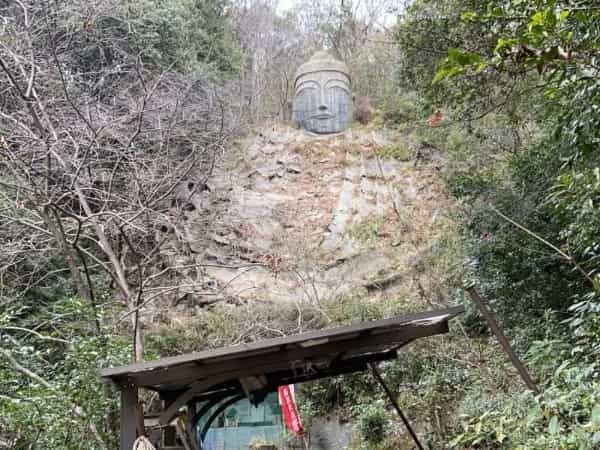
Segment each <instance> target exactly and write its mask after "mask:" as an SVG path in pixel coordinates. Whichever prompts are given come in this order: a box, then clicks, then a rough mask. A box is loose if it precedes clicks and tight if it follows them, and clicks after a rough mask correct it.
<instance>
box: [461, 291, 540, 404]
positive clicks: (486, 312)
mask: <svg viewBox="0 0 600 450" xmlns="http://www.w3.org/2000/svg"><path fill="white" fill-rule="evenodd" d="M467 292H468V293H469V295H470V296H471V298H472V299H473V301H474V302H475V304H476V305H477V308H478V309H479V312H480V313H481V315H482V316H483V317H484V318H485V320H486V321H487V323H488V325H489V326H490V328H491V329H492V331H493V333H494V334H495V335H496V339H498V342H499V343H500V345H501V346H502V348H503V349H504V351H505V352H506V354H507V355H508V357H509V358H510V360H511V362H512V363H513V366H515V368H516V369H517V371H518V372H519V375H521V379H522V380H523V382H524V383H525V384H526V385H527V387H528V388H529V389H531V390H532V391H533V392H535V393H536V394H538V393H539V390H538V388H537V386H536V385H535V382H534V381H533V379H532V378H531V376H530V375H529V372H527V369H526V368H525V365H524V364H523V363H522V362H521V360H520V359H519V357H518V356H517V354H516V353H515V351H514V350H513V348H512V347H511V345H510V342H508V339H507V338H506V336H505V335H504V333H503V332H502V329H501V328H500V325H498V322H496V318H495V317H494V313H493V312H492V310H491V309H490V308H488V306H487V304H488V302H487V300H485V299H484V298H483V297H481V295H479V292H477V290H476V289H475V288H474V287H473V286H470V287H468V288H467Z"/></svg>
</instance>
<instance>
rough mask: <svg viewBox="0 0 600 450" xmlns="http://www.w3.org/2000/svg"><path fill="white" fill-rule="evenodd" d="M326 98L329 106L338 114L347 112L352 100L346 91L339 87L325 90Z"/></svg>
mask: <svg viewBox="0 0 600 450" xmlns="http://www.w3.org/2000/svg"><path fill="white" fill-rule="evenodd" d="M327 97H328V100H329V104H330V105H331V107H332V108H333V109H335V110H336V111H337V112H338V114H341V113H344V112H345V111H347V110H349V108H350V106H351V103H352V99H351V98H350V94H349V93H348V91H347V90H346V89H344V88H343V87H341V86H331V87H329V89H327Z"/></svg>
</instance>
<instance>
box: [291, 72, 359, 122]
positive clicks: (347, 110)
mask: <svg viewBox="0 0 600 450" xmlns="http://www.w3.org/2000/svg"><path fill="white" fill-rule="evenodd" d="M294 118H295V120H297V121H298V122H300V124H301V125H302V126H303V127H304V128H306V129H307V130H309V131H312V132H314V133H337V132H340V131H342V130H343V129H344V128H346V127H347V126H348V125H349V124H350V121H351V120H352V94H351V92H350V79H349V78H348V77H347V76H346V75H344V74H343V73H341V72H334V71H321V72H315V73H309V74H306V75H302V76H301V77H300V78H298V80H297V82H296V97H295V99H294Z"/></svg>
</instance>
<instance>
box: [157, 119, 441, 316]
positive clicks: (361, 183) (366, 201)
mask: <svg viewBox="0 0 600 450" xmlns="http://www.w3.org/2000/svg"><path fill="white" fill-rule="evenodd" d="M397 147H400V148H401V149H402V150H403V151H402V152H398V151H389V149H392V150H394V149H395V148H397ZM422 150H423V149H419V148H417V146H415V145H410V143H406V142H404V141H402V140H401V139H400V138H399V137H398V136H395V135H394V134H393V133H392V132H390V131H386V130H373V129H366V128H364V127H358V128H354V129H350V130H348V131H346V132H344V133H342V134H338V135H334V136H314V135H310V134H308V133H306V132H304V131H301V130H296V129H293V128H289V127H285V126H283V125H275V126H270V127H266V128H264V129H262V130H260V131H259V132H257V133H256V134H255V135H252V136H250V137H248V138H247V139H245V140H244V141H243V142H240V143H238V145H237V148H236V151H235V152H231V153H229V154H228V156H227V157H225V158H223V159H222V160H221V161H219V162H218V163H217V164H216V166H215V169H214V172H213V175H212V176H211V178H210V179H209V180H207V182H206V185H203V186H201V187H198V186H194V185H189V186H184V187H183V192H182V193H181V194H180V197H181V198H182V199H185V200H183V201H182V203H181V204H180V205H178V207H180V208H183V213H184V220H183V221H182V222H181V223H180V224H179V225H178V226H176V227H174V228H173V229H169V232H170V233H171V237H170V239H171V240H172V244H173V245H172V252H171V253H169V254H165V255H164V257H165V258H168V259H169V260H170V261H169V262H170V264H174V265H176V266H177V267H178V276H180V277H181V278H182V282H181V287H180V289H179V291H178V292H176V293H174V294H173V297H172V298H171V299H170V300H168V303H169V304H168V305H165V304H164V302H163V309H164V311H163V314H162V318H163V319H164V318H166V319H167V320H169V319H172V318H173V317H179V319H181V316H182V315H183V316H185V315H188V314H189V313H190V312H191V311H194V308H198V307H205V306H206V305H209V304H214V303H218V302H230V303H240V302H260V303H262V304H265V303H266V304H272V305H273V306H274V307H275V308H276V307H277V305H278V304H281V303H290V302H292V303H296V304H300V303H308V304H313V305H315V304H319V303H320V302H324V301H335V300H336V299H339V298H343V297H348V296H361V297H362V298H363V299H368V300H372V301H379V300H382V299H385V298H386V297H389V296H396V297H397V296H404V297H406V298H415V299H422V300H423V301H425V299H427V301H429V300H430V299H434V300H435V298H436V293H435V290H436V286H434V284H435V283H432V281H431V280H432V277H430V276H427V267H426V265H425V264H424V261H426V259H427V257H428V254H429V252H430V250H431V246H432V244H433V243H434V241H435V238H436V236H437V235H439V233H440V231H441V230H442V229H443V228H444V226H445V223H446V222H447V218H446V217H445V211H446V201H447V200H446V195H445V192H444V189H443V183H442V182H441V180H440V179H439V176H438V167H437V166H438V165H439V161H437V156H436V155H435V154H431V153H429V154H425V153H424V152H423V151H422ZM398 158H400V159H398ZM186 189H188V190H189V189H191V191H189V195H187V197H186V192H185V190H186ZM192 191H194V193H193V194H191V192H192Z"/></svg>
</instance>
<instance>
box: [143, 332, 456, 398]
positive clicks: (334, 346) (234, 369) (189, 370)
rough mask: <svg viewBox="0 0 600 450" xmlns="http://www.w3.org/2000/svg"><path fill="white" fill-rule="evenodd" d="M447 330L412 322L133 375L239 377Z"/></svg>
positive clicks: (154, 381) (154, 378)
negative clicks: (381, 330)
mask: <svg viewBox="0 0 600 450" xmlns="http://www.w3.org/2000/svg"><path fill="white" fill-rule="evenodd" d="M447 331H448V322H447V320H441V321H439V322H435V323H424V324H409V325H406V326H404V327H403V328H400V329H396V330H393V331H388V332H386V333H378V334H372V335H368V336H364V337H362V338H361V339H360V341H358V342H356V341H354V342H351V343H350V342H346V341H344V340H342V341H333V342H328V343H325V344H321V345H315V346H310V347H294V348H288V349H285V350H283V351H280V352H273V353H268V354H265V355H262V356H260V357H257V356H253V357H247V358H240V359H234V360H231V361H222V362H220V363H213V364H200V363H195V364H193V363H188V364H186V365H184V366H176V367H170V368H168V369H165V370H162V371H150V372H147V373H139V374H135V375H134V376H135V380H136V382H137V384H138V385H140V386H159V385H161V384H163V383H164V384H169V385H177V384H179V383H181V384H182V385H185V384H188V383H190V382H193V381H194V380H198V379H202V378H210V377H212V376H218V375H221V374H223V373H225V372H229V373H232V374H233V373H235V374H238V375H239V376H238V377H236V378H239V377H240V376H241V377H244V376H252V375H261V374H264V373H265V371H264V370H269V371H272V370H276V369H278V368H280V369H286V368H290V367H292V366H293V364H295V363H299V362H302V361H306V360H310V359H311V358H319V357H320V358H323V359H324V358H326V357H327V356H332V355H336V354H339V353H357V352H360V351H365V350H373V351H376V350H377V347H378V346H381V347H383V348H382V349H381V350H380V351H385V350H386V349H385V346H387V347H388V348H391V347H394V346H399V345H402V344H404V343H407V342H409V341H412V340H414V339H417V338H421V337H427V336H432V335H435V334H440V333H446V332H447ZM352 356H353V355H352ZM350 357H351V356H350ZM224 381H227V380H224ZM213 384H216V383H213ZM159 389H160V387H159Z"/></svg>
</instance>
